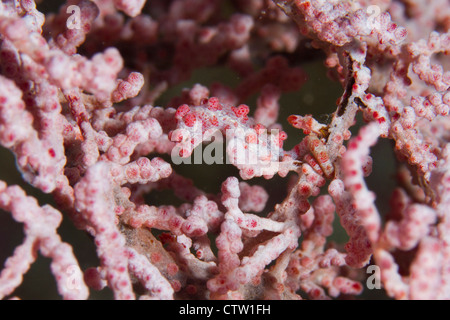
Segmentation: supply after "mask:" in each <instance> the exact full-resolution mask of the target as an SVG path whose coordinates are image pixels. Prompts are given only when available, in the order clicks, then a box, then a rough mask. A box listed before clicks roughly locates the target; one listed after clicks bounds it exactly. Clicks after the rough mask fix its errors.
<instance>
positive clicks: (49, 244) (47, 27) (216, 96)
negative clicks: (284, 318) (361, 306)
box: [0, 0, 450, 299]
mask: <svg viewBox="0 0 450 320" xmlns="http://www.w3.org/2000/svg"><path fill="white" fill-rule="evenodd" d="M36 2H37V4H36V3H35V1H33V0H9V1H8V0H6V1H0V67H1V74H0V143H1V145H2V146H3V147H4V148H7V149H9V150H10V152H12V153H13V154H14V156H15V159H16V165H17V168H18V170H20V172H21V174H22V176H23V179H24V180H25V181H26V182H27V183H29V184H30V185H32V186H33V187H35V188H37V189H39V190H41V191H42V192H43V193H46V194H51V195H52V197H53V198H54V205H49V204H45V205H42V206H41V205H40V204H39V203H38V201H37V199H36V198H34V197H32V196H29V195H27V194H26V193H25V191H24V190H23V188H22V187H20V186H17V185H8V184H7V182H4V181H0V208H1V209H3V210H4V211H5V212H10V213H11V216H12V218H13V219H14V220H15V221H17V222H20V223H22V224H23V233H24V240H23V242H22V243H21V244H20V245H18V246H17V247H16V249H15V250H14V252H13V253H12V255H11V256H10V257H9V258H8V259H6V261H5V265H4V268H3V270H2V271H1V274H0V297H2V298H15V297H16V296H15V294H14V292H15V290H16V288H17V287H18V286H20V284H21V283H22V281H23V276H24V274H26V273H27V271H28V270H29V268H30V266H31V265H32V264H33V262H34V261H35V260H36V258H37V254H38V253H40V254H41V255H43V256H45V257H48V258H50V259H51V264H50V268H51V272H52V273H53V275H54V277H55V279H56V283H57V288H58V291H59V294H60V295H61V296H62V297H63V298H65V299H86V298H88V297H89V295H90V293H91V292H92V290H101V289H103V288H105V287H108V288H109V289H110V290H111V291H112V293H113V295H114V298H116V299H135V298H139V299H191V298H192V299H302V298H309V299H326V298H336V297H350V296H358V295H359V294H360V293H361V292H362V291H363V289H364V288H365V287H366V286H367V282H366V278H367V273H366V269H367V267H368V266H373V267H375V268H373V270H374V271H376V272H375V273H374V278H373V279H371V281H372V282H371V284H372V285H376V284H377V283H379V285H380V286H381V287H382V288H383V290H384V291H385V293H386V294H387V295H388V296H389V297H392V298H395V299H446V298H450V212H449V208H450V144H449V140H450V136H449V132H450V131H448V130H449V129H450V121H449V107H450V92H449V87H450V71H449V69H448V68H449V66H450V60H449V57H448V55H449V53H450V3H449V1H448V0H434V1H425V0H421V1H420V0H417V1H411V0H397V1H394V0H374V1H366V0H340V1H338V0H329V1H325V0H273V1H271V0H172V1H167V0H152V1H148V3H146V1H145V0H129V1H123V0H93V1H88V0H68V1H67V2H66V3H62V4H61V6H60V7H59V11H58V12H56V13H49V12H46V14H43V13H41V12H40V11H38V8H39V6H40V5H41V2H40V1H36ZM308 54H309V55H311V54H312V56H313V59H323V64H324V65H325V67H326V68H327V70H328V76H329V77H330V79H333V80H334V81H336V82H337V83H338V84H339V85H340V86H341V88H342V94H341V96H340V97H339V99H338V100H337V102H336V104H335V109H334V110H333V111H332V112H331V113H330V115H329V117H328V119H327V120H326V121H324V120H323V119H320V117H318V114H315V115H311V114H307V113H306V112H305V109H303V107H302V102H301V101H299V102H298V103H297V107H296V108H291V109H290V110H288V112H289V114H290V116H289V117H288V118H287V121H288V122H289V124H290V125H291V126H292V127H293V128H292V129H294V128H296V130H295V129H294V131H293V130H291V131H289V132H294V134H291V133H290V134H289V137H288V136H287V133H286V131H288V130H287V129H286V128H283V127H282V123H283V122H284V121H285V120H286V119H281V118H280V116H279V115H280V113H281V111H282V110H284V109H283V103H282V102H281V100H280V99H281V98H282V97H283V95H285V94H286V93H287V92H295V91H298V90H299V89H300V88H301V87H302V86H304V85H305V83H307V79H306V74H305V71H304V70H303V69H302V68H301V66H300V65H301V64H302V62H304V61H303V60H304V59H307V58H306V56H307V55H308ZM308 59H311V57H309V58H308ZM305 61H307V60H305ZM213 67H220V68H221V70H226V69H228V70H229V71H231V72H233V73H234V74H235V75H236V77H238V78H239V81H238V83H237V84H236V85H235V86H229V85H226V84H225V83H224V82H223V81H222V82H220V81H221V79H217V81H215V82H214V83H212V84H211V85H208V86H205V85H202V84H195V85H193V86H191V87H190V88H186V89H183V90H179V91H176V90H173V89H174V88H176V86H177V85H180V84H182V83H183V82H184V81H186V80H189V79H190V78H191V77H192V75H193V73H194V72H196V70H208V69H209V68H213ZM206 72H207V71H206ZM327 91H328V88H327V87H323V88H321V92H322V93H323V94H325V95H326V94H327ZM167 93H170V94H171V99H170V100H167V101H166V102H165V103H164V105H162V106H157V105H158V101H160V100H158V99H160V97H161V96H163V95H164V94H167ZM252 97H256V100H255V101H256V102H250V101H253V100H252ZM252 104H255V105H252ZM289 124H287V122H286V123H285V124H283V126H284V127H286V126H288V125H289ZM355 128H356V129H355ZM380 139H384V140H389V141H391V142H392V148H393V152H394V153H395V155H396V161H397V168H398V172H397V180H396V181H397V187H396V188H395V190H394V191H393V193H392V198H391V200H390V202H389V200H386V199H377V201H378V200H384V201H385V202H389V203H390V209H389V210H388V212H384V211H386V210H385V209H383V210H381V209H380V208H379V206H378V205H377V203H376V202H375V199H376V195H375V193H374V192H372V191H371V190H370V189H369V187H368V185H367V183H366V180H367V179H366V177H368V176H369V175H370V174H371V171H372V163H373V162H374V161H383V160H382V159H378V160H377V159H375V158H374V159H372V157H371V156H370V155H371V148H372V147H373V146H374V145H376V144H377V142H379V141H380ZM212 141H213V142H212ZM287 142H290V143H291V144H292V146H293V147H292V148H287V147H286V146H287V145H288V144H287ZM222 145H224V146H225V147H224V148H222ZM202 148H203V149H202ZM199 149H200V150H203V153H202V154H200V157H198V154H196V152H197V151H198V150H199ZM194 158H195V161H197V162H195V163H201V164H202V165H203V166H208V165H211V164H213V163H214V164H219V165H221V166H223V167H230V166H233V167H235V168H236V169H237V171H236V175H232V176H229V177H227V178H226V179H224V181H222V184H221V189H220V192H219V193H218V194H217V193H216V194H215V193H211V192H210V190H203V189H202V188H200V187H199V186H198V185H197V184H196V181H195V180H194V181H192V180H191V179H190V178H188V177H186V176H185V175H183V174H181V173H179V172H178V171H177V166H178V165H179V164H180V163H182V162H184V163H186V161H187V159H194ZM198 161H199V162H198ZM276 176H279V177H278V178H277V177H276ZM280 177H281V178H280ZM264 179H267V180H269V181H270V179H274V180H276V179H284V180H286V181H288V183H287V184H286V185H287V192H286V193H285V195H286V197H285V199H284V200H282V201H281V202H279V203H278V204H276V205H275V206H273V207H271V208H269V209H268V210H267V208H266V207H267V206H266V203H267V202H268V199H270V196H271V192H272V191H271V190H269V189H270V188H267V186H270V184H266V185H265V186H266V187H264V186H263V185H262V184H261V183H260V182H261V181H265V180H264ZM276 181H280V180H276ZM272 187H274V188H277V186H272ZM158 190H171V192H173V194H174V195H175V196H176V197H177V198H178V199H179V200H181V202H182V203H181V204H180V205H178V204H175V203H168V204H165V205H159V204H156V203H152V201H150V200H148V199H149V198H148V195H149V194H152V193H155V192H158ZM2 214H5V213H2ZM335 214H337V217H338V219H339V222H340V225H341V226H342V228H343V230H345V232H346V233H347V235H348V238H347V242H346V243H345V245H344V244H342V245H340V244H338V243H334V242H333V241H332V240H333V233H334V231H333V229H335V226H336V223H335V222H333V220H334V217H335ZM63 219H64V220H69V221H71V223H73V224H74V225H75V226H76V227H77V228H78V229H80V231H79V232H86V233H88V234H89V235H90V236H91V237H92V239H93V242H94V243H95V246H96V252H97V255H98V258H99V259H98V265H97V266H91V267H90V268H81V266H80V265H79V263H78V259H77V257H76V255H75V254H74V251H73V248H72V246H71V244H69V243H66V242H65V241H63V240H62V239H61V236H60V234H59V233H58V230H57V229H58V227H59V225H60V223H61V221H62V220H63ZM371 270H372V269H371ZM367 281H368V280H367ZM18 298H20V297H18Z"/></svg>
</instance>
